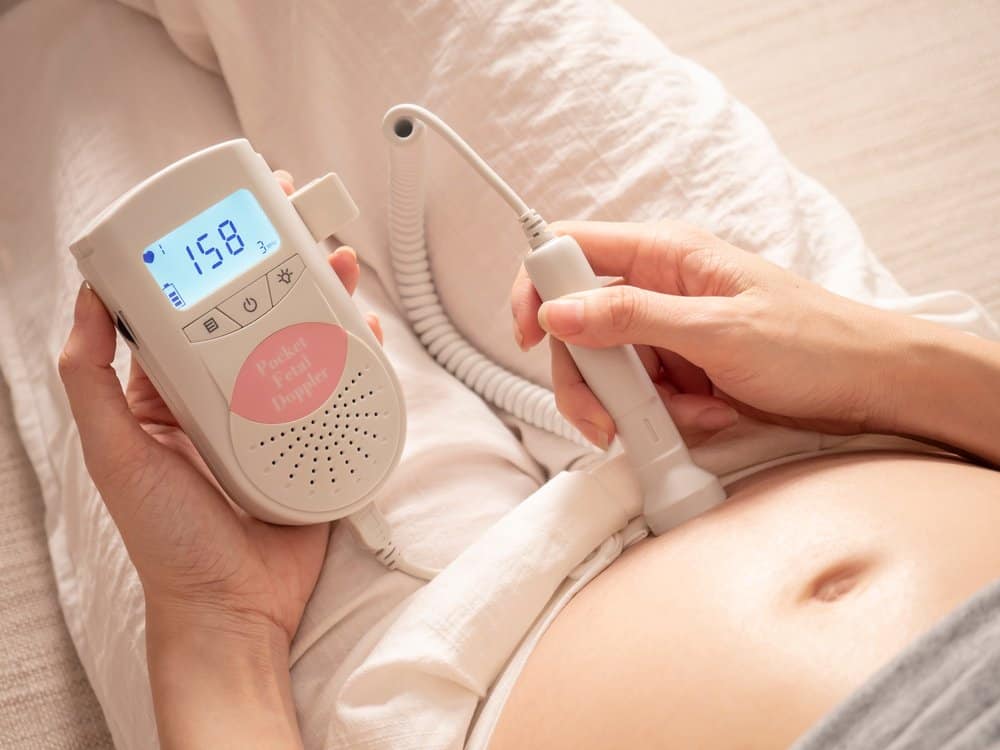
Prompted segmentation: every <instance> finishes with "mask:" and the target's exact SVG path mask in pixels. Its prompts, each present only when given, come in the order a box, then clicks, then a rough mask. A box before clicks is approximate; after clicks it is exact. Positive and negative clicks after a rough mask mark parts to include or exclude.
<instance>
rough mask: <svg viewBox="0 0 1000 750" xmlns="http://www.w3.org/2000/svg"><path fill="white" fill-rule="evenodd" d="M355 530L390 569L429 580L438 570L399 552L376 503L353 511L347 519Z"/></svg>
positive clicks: (387, 523)
mask: <svg viewBox="0 0 1000 750" xmlns="http://www.w3.org/2000/svg"><path fill="white" fill-rule="evenodd" d="M345 520H346V521H347V522H348V523H349V524H350V526H351V529H352V530H353V531H354V536H355V537H356V538H357V540H358V541H359V542H360V543H361V545H362V546H363V547H364V548H365V549H367V550H368V551H369V552H371V553H372V554H373V555H375V557H376V559H377V560H378V561H379V562H380V563H382V564H383V565H384V566H385V567H387V568H388V569H389V570H398V571H400V572H401V573H406V574H407V575H411V576H413V577H414V578H420V579H422V580H425V581H429V580H431V579H432V578H434V576H436V575H437V574H438V571H436V570H432V569H430V568H426V567H424V566H422V565H416V564H414V563H411V562H408V561H407V560H405V559H404V558H403V556H402V555H401V554H400V553H399V550H398V549H397V548H396V545H395V544H394V543H393V541H392V528H391V527H390V526H389V522H388V521H386V519H385V516H383V515H382V513H381V511H379V509H378V508H376V507H375V503H368V505H366V506H365V507H364V508H362V509H361V510H359V511H357V512H356V513H352V514H351V515H349V516H347V518H346V519H345Z"/></svg>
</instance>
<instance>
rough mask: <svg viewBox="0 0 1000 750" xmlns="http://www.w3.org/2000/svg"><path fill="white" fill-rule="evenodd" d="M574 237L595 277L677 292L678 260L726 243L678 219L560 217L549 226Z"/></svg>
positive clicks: (679, 288) (720, 248)
mask: <svg viewBox="0 0 1000 750" xmlns="http://www.w3.org/2000/svg"><path fill="white" fill-rule="evenodd" d="M549 228H550V229H551V230H552V231H553V232H554V233H555V234H559V235H566V234H569V235H572V237H573V238H574V239H575V240H576V241H577V243H579V245H580V248H581V249H582V250H583V254H584V255H585V256H586V257H587V261H588V262H589V263H590V266H591V268H593V269H594V273H596V274H597V275H598V276H622V277H624V278H625V279H627V280H628V282H629V283H630V284H635V285H638V286H642V287H647V288H650V289H658V290H660V291H664V292H669V293H671V294H680V293H683V292H684V287H683V284H682V283H681V280H680V268H681V265H682V261H683V260H684V258H685V257H687V256H688V255H689V254H690V253H692V252H694V251H695V250H699V249H703V248H706V247H713V248H717V249H718V251H719V252H725V247H727V245H726V243H725V242H722V241H721V240H719V239H718V238H717V237H715V236H714V235H713V234H711V232H707V231H705V230H703V229H699V228H698V227H695V226H692V225H690V224H685V223H683V222H679V221H659V222H655V223H642V224H640V223H621V222H610V221H565V222H563V221H560V222H556V223H555V224H552V225H550V227H549Z"/></svg>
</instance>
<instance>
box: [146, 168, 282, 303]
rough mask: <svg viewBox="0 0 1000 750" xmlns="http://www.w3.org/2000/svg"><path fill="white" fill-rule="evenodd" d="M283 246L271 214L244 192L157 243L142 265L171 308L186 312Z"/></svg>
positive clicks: (229, 197) (235, 194) (173, 231)
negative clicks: (187, 308) (188, 308)
mask: <svg viewBox="0 0 1000 750" xmlns="http://www.w3.org/2000/svg"><path fill="white" fill-rule="evenodd" d="M280 246H281V240H280V239H279V238H278V233H277V231H275V229H274V226H272V224H271V222H270V220H269V219H268V218H267V214H265V213H264V211H263V209H262V208H261V207H260V204H259V203H258V202H257V199H256V198H254V196H253V193H251V192H250V191H249V190H247V189H246V188H243V189H241V190H237V191H236V192H235V193H232V194H230V195H228V196H226V197H225V198H223V199H222V200H221V201H219V202H218V203H216V204H215V205H214V206H212V207H210V208H207V209H205V210H204V211H202V212H201V213H200V214H198V215H197V216H195V217H194V218H193V219H191V220H190V221H186V222H185V223H183V224H181V225H180V226H179V227H177V228H176V229H173V230H171V231H170V232H169V233H167V234H165V235H164V236H163V237H161V238H160V239H158V240H157V241H156V242H154V243H153V244H152V245H150V246H149V247H147V248H146V249H145V250H143V252H142V261H143V264H144V265H145V266H146V268H147V269H149V272H150V274H152V276H153V278H154V279H156V283H157V284H159V286H160V289H162V290H163V294H164V295H166V297H167V299H168V300H170V304H171V305H173V306H174V307H175V308H176V309H178V310H183V309H184V308H186V307H188V306H189V305H193V304H194V303H196V302H198V301H199V300H201V299H204V298H205V297H207V296H208V295H209V294H211V293H212V292H214V291H215V290H216V289H219V288H220V287H222V286H225V285H226V283H228V282H229V281H231V280H233V279H235V278H236V277H237V276H239V275H240V274H242V273H243V272H244V271H246V270H247V269H249V268H251V267H252V266H254V265H256V264H257V263H258V262H259V261H260V259H261V258H263V257H264V256H265V255H267V254H268V253H273V252H274V251H275V250H277V249H278V248H279V247H280Z"/></svg>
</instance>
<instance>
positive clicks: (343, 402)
mask: <svg viewBox="0 0 1000 750" xmlns="http://www.w3.org/2000/svg"><path fill="white" fill-rule="evenodd" d="M401 417H402V405H401V404H400V403H399V402H398V400H397V398H396V391H395V389H394V388H393V385H392V382H391V380H390V378H389V375H388V373H386V371H385V370H384V368H383V367H382V363H381V362H380V361H379V360H378V359H377V358H376V357H375V355H374V354H373V353H372V352H371V351H370V350H369V349H368V347H367V346H366V345H365V344H364V343H362V342H361V341H360V340H358V339H356V338H355V337H354V336H352V335H350V334H348V350H347V359H346V362H345V365H344V370H343V374H342V375H341V378H340V382H339V383H338V385H337V387H336V389H335V390H334V391H333V393H332V394H331V396H330V398H329V399H328V400H327V402H326V403H325V404H324V405H323V406H321V407H320V408H319V409H317V410H316V411H314V412H313V413H312V414H309V415H308V416H306V417H304V418H302V419H299V420H297V421H295V422H290V423H287V424H284V425H267V424H260V423H258V422H251V421H249V420H247V419H244V418H243V417H240V416H238V415H236V414H231V415H230V420H231V423H230V427H231V431H232V435H233V444H234V447H235V448H236V452H237V457H238V459H239V460H240V464H241V466H242V467H243V469H244V471H245V472H246V473H247V475H248V476H249V477H250V478H251V479H252V480H253V481H254V484H256V485H257V486H258V488H260V490H261V491H263V492H264V493H265V494H267V495H268V496H269V497H271V498H272V499H273V500H275V501H276V502H279V503H281V504H283V505H287V506H291V507H293V508H297V509H302V510H308V511H313V512H317V511H320V510H328V509H334V508H338V507H342V506H346V505H349V504H351V503H353V502H354V501H356V500H357V499H359V498H360V497H362V496H363V495H366V494H367V493H368V492H369V491H370V490H371V489H372V488H373V487H374V486H375V485H376V484H378V482H379V481H380V480H381V479H382V477H383V476H384V475H385V473H386V471H387V470H388V467H389V466H390V465H391V462H392V460H393V458H394V457H395V454H396V448H397V445H398V443H399V440H400V439H401V437H402V435H401V424H402V419H401Z"/></svg>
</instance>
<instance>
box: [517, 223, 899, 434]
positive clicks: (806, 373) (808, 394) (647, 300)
mask: <svg viewBox="0 0 1000 750" xmlns="http://www.w3.org/2000/svg"><path fill="white" fill-rule="evenodd" d="M553 227H554V229H555V230H556V231H558V232H559V233H564V234H569V235H572V236H573V237H575V238H576V239H577V240H578V241H579V243H580V246H581V247H582V248H583V251H584V253H585V254H586V256H587V258H588V260H589V261H590V263H591V264H592V265H593V266H594V268H595V269H596V270H597V272H598V273H601V274H603V275H607V276H621V277H623V278H624V280H625V284H624V285H620V286H613V287H607V288H603V289H596V290H594V291H586V292H582V293H579V294H571V295H569V296H568V297H565V298H562V299H559V300H556V301H554V302H546V303H545V304H544V305H542V304H541V301H540V300H538V298H537V297H536V296H535V295H534V292H533V291H532V287H531V282H530V280H529V279H528V277H527V274H526V273H522V275H521V276H520V277H519V279H518V280H517V282H516V283H515V285H514V289H513V292H512V304H513V307H514V311H515V318H516V326H517V328H518V330H519V331H520V333H521V336H522V337H523V341H524V344H525V346H533V345H534V344H536V343H537V342H538V341H539V340H541V338H542V337H543V336H544V335H545V332H546V330H547V331H548V332H549V333H551V334H552V335H553V336H555V337H557V338H558V339H559V340H561V341H564V342H566V343H567V344H569V345H572V346H578V347H579V346H582V347H603V346H613V345H618V344H621V343H624V342H628V343H632V344H637V345H640V348H641V349H642V348H645V356H646V357H647V358H648V359H649V360H650V361H651V364H655V366H656V367H655V371H654V377H655V379H657V380H658V382H660V383H661V384H668V389H666V390H661V392H662V395H663V396H664V399H665V400H666V401H667V402H668V404H669V403H671V402H676V401H677V400H679V399H680V398H682V397H684V398H690V397H691V395H694V396H697V397H698V398H700V399H705V398H709V397H711V396H712V394H715V395H717V396H719V397H721V398H724V399H725V401H726V402H727V403H729V404H731V405H733V406H735V408H736V409H737V410H738V411H740V412H742V413H744V414H748V415H750V416H752V417H755V418H758V419H762V420H764V421H769V422H774V423H778V424H784V425H787V426H791V427H800V428H803V429H815V430H820V431H822V432H830V433H845V434H846V433H857V432H864V431H872V430H879V429H886V428H887V427H888V426H889V424H888V420H887V419H885V418H884V416H883V415H884V410H885V407H886V406H887V405H888V404H889V403H890V399H887V398H885V396H886V395H888V394H885V393H884V391H883V390H882V389H881V388H880V387H879V385H878V384H877V383H876V380H877V379H878V378H880V377H882V376H884V373H880V372H879V368H877V367H874V366H873V362H875V361H877V360H878V359H879V358H881V357H886V356H887V355H888V353H889V352H890V351H891V349H892V347H893V345H894V342H893V339H894V338H895V340H896V341H897V342H899V341H902V340H903V336H901V335H898V334H902V333H903V332H904V331H905V329H906V328H907V327H910V328H912V327H913V326H914V325H918V323H916V322H914V321H912V320H911V319H909V318H906V317H903V316H895V315H892V314H890V313H887V312H885V311H881V310H876V309H875V308H872V307H869V306H867V305H862V304H860V303H857V302H854V301H852V300H849V299H847V298H845V297H841V296H838V295H836V294H833V293H832V292H829V291H827V290H825V289H823V288H822V287H820V286H818V285H816V284H813V283H812V282H809V281H807V280H805V279H802V278H800V277H798V276H796V275H795V274H793V273H792V272H790V271H787V270H785V269H783V268H780V267H778V266H776V265H774V264H772V263H769V262H768V261H766V260H764V259H763V258H761V257H760V256H758V255H755V254H753V253H749V252H746V251H744V250H741V249H739V248H737V247H734V246H733V245H730V244H729V243H727V242H724V241H723V240H721V239H719V238H718V237H715V236H713V235H712V234H711V233H710V232H707V231H705V230H702V229H698V228H696V227H692V226H688V225H685V224H681V223H679V222H672V221H666V222H660V223H658V224H618V223H605V222H566V223H560V224H558V225H553ZM539 308H540V309H541V313H540V315H539ZM543 324H544V327H543ZM877 332H882V333H883V335H876V334H877ZM558 365H561V363H559V362H557V361H556V360H555V358H554V366H558ZM650 369H652V368H650ZM674 393H678V394H681V396H675V395H674ZM880 393H881V394H882V396H879V395H878V394H880ZM564 396H565V398H563V400H562V403H563V405H564V406H566V409H565V411H566V412H568V416H569V417H570V418H571V419H574V420H575V419H580V418H587V419H591V420H595V419H597V420H600V419H601V415H600V413H598V415H597V416H596V417H595V416H594V414H595V412H599V410H600V408H601V407H600V405H599V404H595V403H594V402H593V401H583V400H582V399H580V398H579V395H578V393H577V394H574V396H570V395H569V394H564ZM713 400H714V401H715V403H718V401H717V400H715V399H713ZM706 403H707V402H706Z"/></svg>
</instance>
